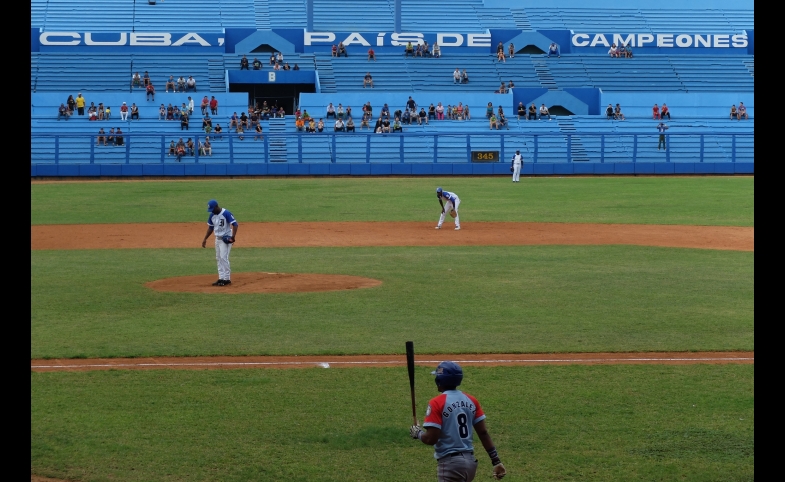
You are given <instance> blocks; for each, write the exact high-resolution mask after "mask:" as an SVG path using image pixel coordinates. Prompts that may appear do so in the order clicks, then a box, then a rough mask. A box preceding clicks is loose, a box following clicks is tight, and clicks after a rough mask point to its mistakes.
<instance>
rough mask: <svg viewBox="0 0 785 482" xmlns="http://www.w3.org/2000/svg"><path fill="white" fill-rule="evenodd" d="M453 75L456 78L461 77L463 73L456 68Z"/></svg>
mask: <svg viewBox="0 0 785 482" xmlns="http://www.w3.org/2000/svg"><path fill="white" fill-rule="evenodd" d="M452 76H453V77H454V78H456V79H460V78H461V73H460V72H459V71H457V70H456V71H455V72H453V73H452Z"/></svg>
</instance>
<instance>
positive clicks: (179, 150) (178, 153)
mask: <svg viewBox="0 0 785 482" xmlns="http://www.w3.org/2000/svg"><path fill="white" fill-rule="evenodd" d="M185 154H186V152H185V142H183V138H182V137H181V138H180V140H179V141H177V145H176V146H175V148H174V155H175V158H176V159H175V160H176V161H177V162H180V160H181V159H182V158H183V156H184V155H185Z"/></svg>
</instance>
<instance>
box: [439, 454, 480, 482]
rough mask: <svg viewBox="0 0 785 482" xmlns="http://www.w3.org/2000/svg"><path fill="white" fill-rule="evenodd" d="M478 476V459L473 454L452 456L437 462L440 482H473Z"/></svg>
mask: <svg viewBox="0 0 785 482" xmlns="http://www.w3.org/2000/svg"><path fill="white" fill-rule="evenodd" d="M476 474H477V459H475V458H474V455H473V454H472V453H471V452H462V453H459V454H450V455H448V456H446V457H442V458H440V459H439V460H438V461H437V468H436V478H437V480H438V481H439V482H471V481H472V480H474V476H475V475H476Z"/></svg>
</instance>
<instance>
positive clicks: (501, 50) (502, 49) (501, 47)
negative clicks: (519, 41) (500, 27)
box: [496, 42, 504, 54]
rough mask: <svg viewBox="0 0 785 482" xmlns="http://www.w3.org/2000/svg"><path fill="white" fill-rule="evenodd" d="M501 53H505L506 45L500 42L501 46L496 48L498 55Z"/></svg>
mask: <svg viewBox="0 0 785 482" xmlns="http://www.w3.org/2000/svg"><path fill="white" fill-rule="evenodd" d="M499 52H502V53H504V44H503V43H502V42H499V45H497V46H496V53H497V54H498V53H499Z"/></svg>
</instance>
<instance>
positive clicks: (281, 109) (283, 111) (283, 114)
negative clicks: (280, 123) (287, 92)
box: [278, 106, 286, 119]
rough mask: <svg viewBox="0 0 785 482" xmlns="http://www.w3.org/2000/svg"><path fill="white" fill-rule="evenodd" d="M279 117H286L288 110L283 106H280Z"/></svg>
mask: <svg viewBox="0 0 785 482" xmlns="http://www.w3.org/2000/svg"><path fill="white" fill-rule="evenodd" d="M278 117H280V118H281V119H283V118H285V117H286V111H285V110H284V109H283V106H281V107H279V108H278Z"/></svg>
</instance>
